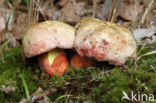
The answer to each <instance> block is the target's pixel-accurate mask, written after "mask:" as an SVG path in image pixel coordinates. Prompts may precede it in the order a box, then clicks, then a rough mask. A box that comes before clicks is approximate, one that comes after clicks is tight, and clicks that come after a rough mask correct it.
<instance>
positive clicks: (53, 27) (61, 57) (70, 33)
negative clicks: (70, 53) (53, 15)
mask: <svg viewBox="0 0 156 103" xmlns="http://www.w3.org/2000/svg"><path fill="white" fill-rule="evenodd" d="M74 38H75V29H74V28H73V27H72V26H70V25H68V24H66V23H63V22H60V21H45V22H41V23H37V24H34V25H31V26H30V27H29V28H28V30H27V31H26V33H25V36H24V38H23V52H24V54H25V56H26V57H27V58H30V57H33V56H37V55H40V56H39V64H40V67H41V68H43V69H44V70H45V71H46V72H47V73H48V74H49V75H51V76H53V75H54V74H58V75H62V74H63V73H64V72H65V71H66V70H67V68H68V60H67V56H66V53H65V52H64V51H63V50H59V49H55V48H62V49H70V48H72V47H73V42H74Z"/></svg>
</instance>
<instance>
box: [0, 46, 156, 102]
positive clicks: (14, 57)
mask: <svg viewBox="0 0 156 103" xmlns="http://www.w3.org/2000/svg"><path fill="white" fill-rule="evenodd" d="M140 48H141V47H140ZM155 49H156V44H153V45H147V46H146V47H145V48H143V49H142V50H141V51H140V50H138V51H140V53H139V54H138V56H141V55H143V54H145V53H147V52H150V51H152V50H155ZM3 57H4V61H5V62H4V63H2V62H1V63H0V70H1V72H0V86H1V85H2V84H3V85H12V86H14V87H16V91H15V92H14V93H10V94H6V93H4V92H0V98H1V101H2V102H8V101H10V102H18V101H20V100H21V99H22V98H25V97H26V96H25V91H24V87H23V85H22V81H21V79H20V78H19V74H22V75H23V76H24V78H25V80H26V82H27V85H28V89H29V92H30V93H33V92H34V91H35V90H37V88H38V87H39V86H40V87H42V88H43V89H44V90H48V89H51V88H56V89H57V92H55V93H53V94H51V95H49V96H48V97H49V98H50V99H51V101H53V102H54V101H55V100H56V99H57V98H59V97H61V96H64V95H72V97H69V98H68V99H67V97H66V98H65V99H64V98H62V99H60V100H59V101H58V102H61V101H64V102H65V101H67V102H68V103H70V102H84V101H90V102H91V103H128V101H126V100H124V101H121V98H122V96H123V94H122V91H125V92H126V93H128V94H129V93H130V92H131V91H133V92H135V93H138V92H140V93H146V94H154V95H155V97H156V72H155V70H154V69H156V54H152V55H149V56H144V57H142V58H141V59H139V60H138V61H137V62H136V61H128V62H127V63H126V65H125V66H126V69H125V67H114V66H110V65H107V64H103V66H100V65H99V67H97V68H88V69H83V68H79V69H76V70H74V71H73V70H72V69H71V68H69V69H68V72H67V73H66V74H64V75H63V76H61V77H59V76H55V77H49V76H48V75H46V74H44V73H43V72H41V71H40V69H39V67H38V65H37V63H34V64H33V65H32V64H29V63H25V62H23V60H22V57H21V50H20V47H17V48H12V49H10V50H9V51H7V52H4V53H3ZM1 59H2V57H0V60H1Z"/></svg>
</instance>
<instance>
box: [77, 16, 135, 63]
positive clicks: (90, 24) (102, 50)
mask: <svg viewBox="0 0 156 103" xmlns="http://www.w3.org/2000/svg"><path fill="white" fill-rule="evenodd" d="M74 47H75V49H76V51H77V52H78V54H79V55H81V56H88V57H93V58H95V59H96V60H98V61H107V62H108V63H109V64H113V65H117V66H121V65H123V64H124V63H125V62H126V61H127V60H128V59H132V58H134V57H135V56H136V42H135V40H134V38H133V34H132V33H131V32H130V31H129V30H128V29H126V28H124V27H122V26H119V25H117V24H115V23H111V22H104V21H102V20H98V19H95V18H84V19H82V20H80V21H79V23H78V24H77V25H76V37H75V41H74Z"/></svg>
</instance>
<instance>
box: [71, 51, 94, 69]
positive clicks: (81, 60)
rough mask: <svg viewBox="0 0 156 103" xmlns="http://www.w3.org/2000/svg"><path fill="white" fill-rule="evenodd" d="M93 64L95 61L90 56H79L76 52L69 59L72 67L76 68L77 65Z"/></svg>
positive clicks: (88, 65) (84, 66)
mask: <svg viewBox="0 0 156 103" xmlns="http://www.w3.org/2000/svg"><path fill="white" fill-rule="evenodd" d="M95 64H96V62H95V60H93V59H92V58H87V57H85V56H80V55H78V54H77V53H76V54H74V55H73V56H72V57H71V59H70V66H71V68H72V69H76V68H78V67H79V68H88V67H94V66H95Z"/></svg>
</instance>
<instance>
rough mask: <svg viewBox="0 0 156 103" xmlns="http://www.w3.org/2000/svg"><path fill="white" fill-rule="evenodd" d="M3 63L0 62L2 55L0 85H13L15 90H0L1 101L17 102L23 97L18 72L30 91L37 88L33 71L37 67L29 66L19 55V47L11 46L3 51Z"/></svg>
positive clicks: (23, 92) (23, 93)
mask: <svg viewBox="0 0 156 103" xmlns="http://www.w3.org/2000/svg"><path fill="white" fill-rule="evenodd" d="M3 58H4V63H2V61H1V60H2V57H1V58H0V61H1V62H0V71H1V72H0V86H1V85H6V86H14V87H15V88H16V91H15V92H14V93H9V94H6V93H4V92H0V98H1V102H3V103H4V102H6V101H12V102H18V101H20V100H21V99H22V98H24V97H25V91H24V88H23V85H22V81H21V79H20V78H19V74H22V75H23V76H24V78H25V80H26V81H27V84H28V88H29V90H30V91H31V93H32V92H33V91H35V90H36V89H37V87H38V86H37V79H36V78H35V75H37V74H35V73H34V71H35V70H36V69H38V67H37V66H34V67H30V66H29V65H27V64H26V63H24V61H23V60H22V57H21V49H20V47H17V48H12V49H10V50H8V51H7V52H4V53H3Z"/></svg>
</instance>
